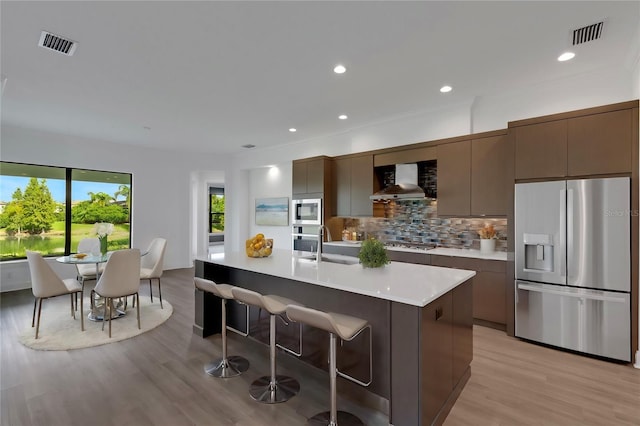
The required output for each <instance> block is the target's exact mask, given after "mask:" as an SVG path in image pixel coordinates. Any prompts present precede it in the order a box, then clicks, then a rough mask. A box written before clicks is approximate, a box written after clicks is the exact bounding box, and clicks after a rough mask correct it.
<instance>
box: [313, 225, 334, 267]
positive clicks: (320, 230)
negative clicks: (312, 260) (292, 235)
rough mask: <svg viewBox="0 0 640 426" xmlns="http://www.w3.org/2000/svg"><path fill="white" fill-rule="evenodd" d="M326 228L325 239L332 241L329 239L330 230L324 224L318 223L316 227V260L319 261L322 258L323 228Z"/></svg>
mask: <svg viewBox="0 0 640 426" xmlns="http://www.w3.org/2000/svg"><path fill="white" fill-rule="evenodd" d="M325 229H326V230H327V241H333V240H332V239H331V231H329V228H327V226H326V225H320V226H319V227H318V249H317V250H316V262H317V263H320V261H321V260H322V241H323V240H324V230H325Z"/></svg>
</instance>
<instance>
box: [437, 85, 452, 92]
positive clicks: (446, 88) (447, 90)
mask: <svg viewBox="0 0 640 426" xmlns="http://www.w3.org/2000/svg"><path fill="white" fill-rule="evenodd" d="M452 90H453V88H452V87H451V86H442V87H441V88H440V91H441V92H442V93H449V92H450V91H452Z"/></svg>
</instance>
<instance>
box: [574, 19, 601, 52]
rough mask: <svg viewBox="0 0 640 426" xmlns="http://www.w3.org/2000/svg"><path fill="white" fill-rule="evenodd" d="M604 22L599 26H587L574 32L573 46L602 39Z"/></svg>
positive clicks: (598, 24) (599, 23)
mask: <svg viewBox="0 0 640 426" xmlns="http://www.w3.org/2000/svg"><path fill="white" fill-rule="evenodd" d="M603 26H604V21H600V22H598V23H597V24H591V25H587V26H586V27H582V28H578V29H577V30H573V45H574V46H576V45H578V44H582V43H587V42H589V41H593V40H597V39H599V38H600V37H602V27H603Z"/></svg>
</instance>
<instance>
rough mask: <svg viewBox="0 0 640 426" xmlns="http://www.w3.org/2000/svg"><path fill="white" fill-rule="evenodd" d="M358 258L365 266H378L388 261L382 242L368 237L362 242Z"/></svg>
mask: <svg viewBox="0 0 640 426" xmlns="http://www.w3.org/2000/svg"><path fill="white" fill-rule="evenodd" d="M358 259H360V263H362V265H363V266H364V267H366V268H380V267H381V266H384V265H386V264H387V263H389V262H390V260H389V256H387V249H385V248H384V244H382V242H380V241H378V240H376V239H375V238H369V239H368V240H365V241H363V242H362V247H361V248H360V253H358Z"/></svg>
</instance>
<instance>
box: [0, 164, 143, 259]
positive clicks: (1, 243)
mask: <svg viewBox="0 0 640 426" xmlns="http://www.w3.org/2000/svg"><path fill="white" fill-rule="evenodd" d="M0 165H1V168H0V260H13V259H20V258H24V257H26V250H35V251H39V252H41V253H42V254H43V255H45V256H46V255H49V256H53V255H58V256H60V255H63V254H69V253H73V252H75V250H76V248H77V246H78V242H79V241H80V240H81V239H82V238H86V237H93V236H94V235H93V232H92V230H93V224H94V223H96V222H110V223H113V224H114V227H115V229H114V233H113V234H112V235H110V236H109V238H108V242H109V249H110V250H115V249H119V248H128V247H130V241H131V230H130V215H129V214H130V211H131V174H129V173H115V172H104V171H95V170H82V169H70V168H64V167H52V166H39V165H30V164H20V163H9V162H4V161H3V162H1V163H0Z"/></svg>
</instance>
